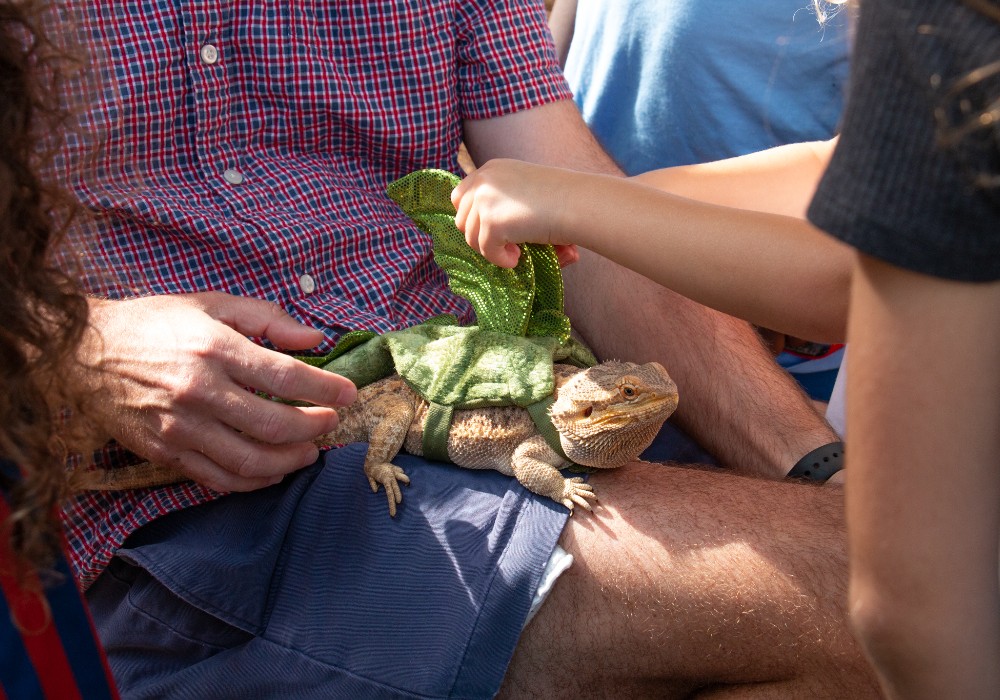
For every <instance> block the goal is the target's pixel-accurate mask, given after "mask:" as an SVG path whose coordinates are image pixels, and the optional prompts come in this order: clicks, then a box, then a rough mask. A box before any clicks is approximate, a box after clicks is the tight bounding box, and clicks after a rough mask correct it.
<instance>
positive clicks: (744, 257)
mask: <svg viewBox="0 0 1000 700" xmlns="http://www.w3.org/2000/svg"><path fill="white" fill-rule="evenodd" d="M552 206H553V208H554V209H555V211H556V212H557V215H556V216H555V220H554V223H553V224H552V229H553V231H552V240H553V241H555V242H572V243H576V244H578V245H580V246H583V247H585V248H589V249H591V250H593V251H595V252H597V253H599V254H601V255H603V256H605V257H608V258H611V259H612V260H614V261H615V262H617V263H619V264H621V265H624V266H626V267H629V268H632V269H634V270H636V271H637V272H639V273H640V274H642V275H644V276H646V277H649V278H650V279H652V280H653V281H655V282H658V283H660V284H662V285H664V286H665V287H668V288H669V289H672V290H673V291H675V292H677V293H679V294H681V295H683V296H685V297H688V298H689V299H693V300H694V301H697V302H699V303H701V304H704V305H706V306H710V307H712V308H715V309H717V310H719V311H723V312H725V313H728V314H730V315H733V316H737V317H739V318H743V319H746V320H748V321H751V322H753V323H755V324H758V325H761V326H765V327H767V328H772V329H774V330H778V331H782V332H785V333H789V334H791V335H796V336H799V337H805V338H810V339H813V340H819V341H823V340H825V341H839V340H843V337H844V329H845V324H846V314H847V299H848V285H849V280H850V265H851V253H850V249H849V248H847V247H846V246H844V245H842V244H841V243H839V242H837V241H835V240H833V239H831V238H829V237H827V236H825V235H824V234H822V233H820V232H819V231H817V230H816V229H814V228H813V227H812V226H810V225H809V224H808V223H807V222H805V221H804V220H802V219H796V218H793V217H788V216H781V215H772V214H765V213H761V212H752V211H747V210H742V209H733V208H727V207H718V206H714V205H710V204H705V203H702V202H696V201H692V200H688V199H684V198H681V197H676V196H673V195H670V194H667V193H664V192H660V191H658V190H655V189H653V188H650V187H645V186H637V184H636V183H633V182H628V181H624V180H619V179H616V178H595V177H589V176H579V175H576V174H568V175H567V178H566V181H565V185H564V186H563V187H560V188H558V189H556V190H554V194H553V205H552ZM608 232H613V233H614V235H609V233H608ZM806 290H807V291H806Z"/></svg>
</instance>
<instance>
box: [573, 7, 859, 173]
mask: <svg viewBox="0 0 1000 700" xmlns="http://www.w3.org/2000/svg"><path fill="white" fill-rule="evenodd" d="M848 52H849V41H848V21H847V13H846V12H840V13H838V14H836V15H834V16H833V17H832V18H830V19H828V20H827V21H826V22H825V23H823V24H821V23H820V22H819V21H818V20H817V18H816V15H815V14H814V12H813V11H812V9H811V4H810V3H809V2H803V0H765V1H764V2H756V3H747V2H745V0H711V2H707V1H703V2H698V1H697V0H675V1H674V2H669V3H664V2H648V1H647V2H644V1H643V0H580V2H579V4H578V7H577V16H576V25H575V30H574V35H573V42H572V44H571V47H570V52H569V55H568V57H567V60H566V77H567V78H568V80H569V83H570V86H571V87H572V89H573V92H574V96H575V99H576V103H577V104H578V105H579V106H580V109H581V111H582V112H583V116H584V119H585V120H586V121H587V123H588V124H589V125H590V127H591V128H592V129H593V130H594V133H595V134H596V135H597V137H598V139H599V140H600V141H601V143H602V144H603V145H604V147H605V148H606V149H607V150H608V152H609V153H610V154H611V155H612V156H613V157H614V158H615V159H616V160H617V161H618V162H619V164H620V165H621V166H622V168H623V169H624V170H625V172H627V173H628V174H630V175H633V174H636V173H639V172H645V171H647V170H653V169H655V168H662V167H667V166H671V165H687V164H690V163H700V162H706V161H712V160H719V159H721V158H728V157H731V156H736V155H742V154H744V153H752V152H756V151H760V150H763V149H765V148H770V147H772V146H778V145H781V144H784V143H791V142H797V141H813V140H823V139H828V138H830V137H831V136H833V135H834V133H835V131H836V128H837V125H838V122H839V119H840V113H841V110H842V107H843V101H844V93H845V89H846V88H845V83H846V80H847V75H848Z"/></svg>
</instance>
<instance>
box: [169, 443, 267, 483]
mask: <svg viewBox="0 0 1000 700" xmlns="http://www.w3.org/2000/svg"><path fill="white" fill-rule="evenodd" d="M175 464H176V466H177V467H179V468H180V470H181V471H182V472H183V473H184V475H185V476H187V477H188V478H190V479H193V480H194V481H197V482H198V483H199V484H201V485H202V486H207V487H208V488H210V489H212V490H214V491H256V490H257V489H262V488H266V487H268V486H272V485H274V484H276V483H278V482H279V481H281V479H282V478H283V476H284V475H281V474H278V475H273V476H260V477H243V476H238V475H236V474H233V473H232V472H230V471H227V470H225V469H223V468H222V467H220V466H219V465H218V464H216V463H215V462H213V461H212V460H211V459H209V458H208V457H206V456H205V455H203V454H201V453H200V452H196V451H194V450H185V451H184V452H182V453H180V454H179V455H178V456H177V458H176V459H175Z"/></svg>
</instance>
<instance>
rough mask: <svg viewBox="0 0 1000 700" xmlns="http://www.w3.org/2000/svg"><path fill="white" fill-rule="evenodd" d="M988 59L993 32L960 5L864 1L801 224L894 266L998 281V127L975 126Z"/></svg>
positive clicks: (996, 47)
mask: <svg viewBox="0 0 1000 700" xmlns="http://www.w3.org/2000/svg"><path fill="white" fill-rule="evenodd" d="M998 60H1000V23H998V22H997V21H996V20H994V19H991V18H988V17H986V16H985V15H982V14H979V13H978V12H976V11H975V10H973V9H971V8H970V7H968V6H967V5H965V4H964V3H961V2H954V1H949V0H866V2H864V3H862V4H861V16H860V18H859V22H858V34H857V39H856V43H855V55H854V56H853V58H852V70H851V89H850V94H849V97H848V102H847V109H846V112H845V115H844V122H843V127H842V133H841V137H840V142H839V143H838V146H837V149H836V152H835V153H834V155H833V158H832V160H831V163H830V166H829V168H828V169H827V172H826V174H825V175H824V177H823V179H822V181H821V182H820V185H819V187H818V189H817V192H816V195H815V198H814V199H813V202H812V204H811V206H810V208H809V212H808V216H809V219H810V220H811V221H812V222H813V223H814V224H816V225H817V226H818V227H820V228H821V229H823V230H825V231H827V232H828V233H830V234H832V235H834V236H835V237H837V238H839V239H841V240H843V241H844V242H846V243H848V244H850V245H852V246H854V247H856V248H857V249H858V250H860V251H861V252H863V253H865V254H868V255H871V256H873V257H876V258H879V259H882V260H884V261H886V262H888V263H891V264H894V265H897V266H899V267H905V268H908V269H911V270H914V271H916V272H921V273H924V274H928V275H934V276H937V277H944V278H948V279H954V280H960V281H970V282H976V281H992V280H996V279H1000V128H998V126H1000V124H998V120H994V121H992V122H990V121H989V120H988V118H986V119H980V116H981V115H983V114H986V113H988V112H989V111H990V105H991V104H993V103H995V102H996V101H997V100H998V99H1000V64H997V63H996V62H997V61H998ZM991 64H993V65H992V68H990V66H991ZM984 67H987V68H986V69H984ZM993 109H994V110H996V105H995V104H994V106H993Z"/></svg>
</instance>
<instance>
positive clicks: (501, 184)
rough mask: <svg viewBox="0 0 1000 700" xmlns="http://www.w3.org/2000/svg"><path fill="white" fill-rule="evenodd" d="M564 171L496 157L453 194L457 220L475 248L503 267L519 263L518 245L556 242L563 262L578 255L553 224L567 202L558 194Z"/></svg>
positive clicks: (569, 261) (465, 180)
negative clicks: (556, 191) (560, 209)
mask: <svg viewBox="0 0 1000 700" xmlns="http://www.w3.org/2000/svg"><path fill="white" fill-rule="evenodd" d="M564 176H565V171H562V170H558V169H555V168H546V167H542V166H540V165H531V164H529V163H523V162H521V161H516V160H492V161H490V162H489V163H486V165H484V166H483V167H481V168H479V169H478V170H476V171H475V172H473V173H472V174H471V175H469V176H468V177H467V178H465V179H464V180H463V181H462V182H461V183H459V185H458V187H456V188H455V190H454V191H453V192H452V194H451V201H452V203H453V204H454V205H455V210H456V211H457V214H456V215H455V224H456V225H457V226H458V228H459V230H461V231H462V232H463V233H464V234H465V240H466V242H468V244H469V245H470V246H472V248H473V249H474V250H477V251H479V253H481V254H482V255H483V257H485V258H486V259H487V260H489V261H490V262H491V263H493V264H494V265H499V266H500V267H514V266H515V265H517V260H518V258H519V257H520V255H521V251H520V249H519V248H518V247H517V245H518V244H519V243H549V244H553V245H555V246H557V250H556V252H557V254H558V256H559V263H560V264H561V265H568V264H569V263H571V262H575V261H576V260H577V259H578V257H579V255H578V253H577V251H576V248H575V246H572V245H570V241H568V240H566V239H565V238H562V237H561V236H560V235H559V234H558V233H557V231H556V229H555V227H554V223H555V221H556V220H557V215H558V210H559V208H560V207H561V206H562V204H563V202H562V201H560V198H559V197H557V196H554V195H555V190H556V189H558V184H559V182H560V179H561V178H562V177H564Z"/></svg>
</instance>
